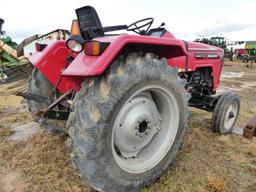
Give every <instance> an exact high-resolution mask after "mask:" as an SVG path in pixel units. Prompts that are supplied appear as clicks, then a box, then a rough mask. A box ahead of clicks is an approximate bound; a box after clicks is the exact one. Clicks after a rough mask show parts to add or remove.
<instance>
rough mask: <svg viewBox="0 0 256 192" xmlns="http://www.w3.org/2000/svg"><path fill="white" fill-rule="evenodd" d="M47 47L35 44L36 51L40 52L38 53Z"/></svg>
mask: <svg viewBox="0 0 256 192" xmlns="http://www.w3.org/2000/svg"><path fill="white" fill-rule="evenodd" d="M46 46H47V44H40V43H36V44H35V47H36V51H38V52H41V51H43V50H44V48H45V47H46Z"/></svg>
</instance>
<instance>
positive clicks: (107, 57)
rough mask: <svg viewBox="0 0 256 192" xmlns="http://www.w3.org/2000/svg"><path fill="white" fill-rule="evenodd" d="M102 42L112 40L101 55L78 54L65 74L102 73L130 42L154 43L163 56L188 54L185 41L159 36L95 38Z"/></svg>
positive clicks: (92, 74) (88, 74)
mask: <svg viewBox="0 0 256 192" xmlns="http://www.w3.org/2000/svg"><path fill="white" fill-rule="evenodd" d="M94 40H96V41H100V42H110V45H109V46H108V47H107V49H106V50H105V51H104V52H103V53H102V55H100V56H87V55H85V54H84V53H83V52H81V53H80V54H78V55H77V57H76V58H75V59H74V61H73V62H72V63H71V64H70V66H69V67H68V68H67V69H66V70H65V71H64V72H63V75H64V76H94V75H100V74H101V73H103V72H104V71H105V69H106V68H107V67H108V66H109V65H110V63H111V62H112V61H113V60H114V59H115V57H116V56H117V55H118V53H119V52H120V51H121V50H122V48H123V47H125V46H126V45H129V44H135V45H154V46H159V48H162V49H161V53H160V54H161V56H163V57H165V58H167V59H168V58H172V57H177V56H183V55H186V54H187V52H186V49H185V45H184V42H183V41H181V40H177V39H171V38H159V37H149V36H138V35H128V34H124V35H120V36H112V37H100V38H96V39H94Z"/></svg>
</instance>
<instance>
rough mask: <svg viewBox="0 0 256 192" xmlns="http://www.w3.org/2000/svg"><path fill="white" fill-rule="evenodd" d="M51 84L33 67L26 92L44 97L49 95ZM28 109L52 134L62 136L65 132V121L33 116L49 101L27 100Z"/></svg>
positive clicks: (46, 105)
mask: <svg viewBox="0 0 256 192" xmlns="http://www.w3.org/2000/svg"><path fill="white" fill-rule="evenodd" d="M53 88H54V87H53V85H52V84H51V83H50V82H49V81H48V79H46V78H45V76H44V75H43V74H42V73H41V72H40V71H39V70H38V69H36V68H35V69H34V70H33V72H32V75H31V77H30V80H29V86H28V94H32V95H38V96H42V97H45V98H48V97H50V95H51V92H52V90H53ZM27 104H28V109H29V111H30V112H31V114H32V116H33V117H34V119H35V120H36V121H37V122H38V123H39V124H40V125H41V127H42V128H44V129H45V130H46V131H47V132H49V133H50V134H53V135H59V136H64V135H66V134H67V133H66V132H65V131H64V129H65V127H66V121H62V120H53V119H47V118H45V117H37V116H36V117H35V115H34V114H35V113H37V112H39V111H40V110H42V109H45V108H47V107H48V106H49V105H50V103H49V102H48V100H45V101H40V102H39V101H35V100H27Z"/></svg>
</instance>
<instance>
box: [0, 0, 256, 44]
mask: <svg viewBox="0 0 256 192" xmlns="http://www.w3.org/2000/svg"><path fill="white" fill-rule="evenodd" d="M85 5H91V6H94V8H95V9H96V10H97V12H98V15H99V17H100V20H101V22H102V25H103V26H113V25H122V24H130V23H132V22H134V21H136V20H140V19H143V18H147V17H153V18H154V19H155V22H154V24H153V26H154V27H158V26H159V25H160V24H161V23H162V22H165V23H166V26H165V27H166V29H168V30H169V31H171V32H172V33H173V34H174V35H175V37H176V38H179V39H184V40H194V39H195V38H198V37H209V36H216V35H221V36H224V37H226V38H227V39H228V40H232V41H243V40H256V11H255V8H256V0H226V1H224V0H157V1H156V0H154V1H152V0H151V1H150V0H106V1H103V0H41V1H38V0H0V18H3V19H4V20H5V23H4V25H3V30H4V31H6V32H7V34H8V35H9V36H11V37H12V38H13V39H14V40H15V41H17V42H18V43H19V42H21V41H22V40H23V39H24V38H26V37H29V36H31V35H34V34H45V33H48V32H50V31H53V30H55V29H58V28H62V29H70V27H71V22H72V20H73V19H75V18H76V15H75V9H76V8H79V7H82V6H85Z"/></svg>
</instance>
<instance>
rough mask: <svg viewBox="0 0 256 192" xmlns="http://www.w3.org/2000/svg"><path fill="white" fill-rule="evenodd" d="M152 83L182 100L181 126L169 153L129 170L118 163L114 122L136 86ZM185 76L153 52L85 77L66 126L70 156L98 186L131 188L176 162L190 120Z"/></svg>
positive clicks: (118, 190) (125, 191) (112, 191)
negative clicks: (140, 169)
mask: <svg viewBox="0 0 256 192" xmlns="http://www.w3.org/2000/svg"><path fill="white" fill-rule="evenodd" d="M152 83H161V85H162V84H164V85H165V86H166V87H168V89H170V90H171V91H172V93H173V94H174V96H175V98H176V99H177V103H178V107H179V111H180V113H179V114H180V119H179V128H178V132H177V135H176V138H175V141H174V144H173V145H172V147H171V148H170V150H169V152H168V153H167V155H166V156H165V157H164V158H163V160H162V161H160V163H159V164H157V165H156V166H155V167H154V168H152V169H151V170H148V171H146V172H143V173H140V174H130V173H128V172H125V171H124V170H123V169H121V168H120V167H119V166H118V164H117V163H116V161H115V159H114V157H113V154H112V149H111V137H112V129H113V123H114V120H115V118H116V115H117V113H118V111H119V110H120V108H121V107H122V105H123V104H124V103H125V101H126V100H127V99H128V98H129V96H131V95H132V94H133V93H134V92H135V91H136V90H138V89H139V88H141V87H144V86H146V85H149V84H152ZM184 85H185V81H184V80H181V79H180V78H179V77H178V71H177V70H176V69H173V68H171V67H170V66H168V65H167V63H166V60H165V59H161V60H159V59H157V58H156V57H155V56H154V55H153V54H149V53H148V54H146V55H145V56H140V55H139V54H136V53H131V54H129V55H128V56H127V57H126V58H125V59H124V58H120V59H118V60H116V61H115V62H113V63H112V65H111V67H110V68H109V69H108V70H107V72H106V73H105V74H104V75H102V76H100V77H97V78H91V79H88V80H86V81H85V82H84V83H83V84H82V87H81V90H80V92H79V93H77V95H76V97H75V99H74V102H73V104H74V108H73V109H74V112H72V113H71V115H70V117H69V120H68V123H67V127H68V130H69V135H70V140H71V142H70V149H71V158H72V160H73V162H74V164H75V166H76V167H77V168H78V169H79V170H80V172H81V175H82V177H83V178H84V179H85V180H86V182H87V183H88V184H89V185H90V186H92V187H93V188H94V189H96V190H99V191H106V192H132V191H138V190H139V188H140V187H142V186H147V185H149V184H151V183H152V182H154V181H155V180H156V179H157V178H159V177H160V176H161V175H162V174H163V173H164V172H165V170H166V169H167V168H168V166H169V165H170V164H171V163H172V162H173V160H174V158H175V156H176V154H177V152H178V150H179V148H180V146H181V143H182V140H183V136H184V133H185V131H186V127H187V120H188V99H189V95H187V93H185V89H184Z"/></svg>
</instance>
